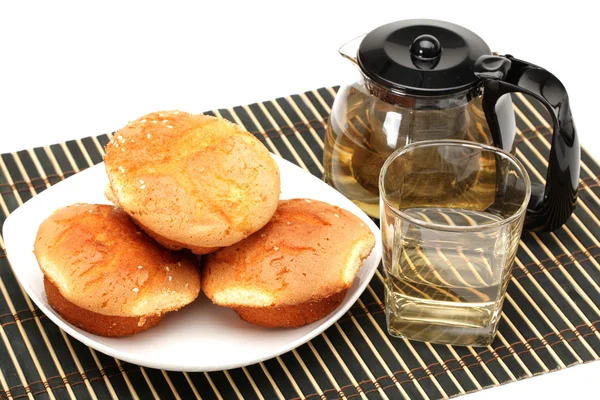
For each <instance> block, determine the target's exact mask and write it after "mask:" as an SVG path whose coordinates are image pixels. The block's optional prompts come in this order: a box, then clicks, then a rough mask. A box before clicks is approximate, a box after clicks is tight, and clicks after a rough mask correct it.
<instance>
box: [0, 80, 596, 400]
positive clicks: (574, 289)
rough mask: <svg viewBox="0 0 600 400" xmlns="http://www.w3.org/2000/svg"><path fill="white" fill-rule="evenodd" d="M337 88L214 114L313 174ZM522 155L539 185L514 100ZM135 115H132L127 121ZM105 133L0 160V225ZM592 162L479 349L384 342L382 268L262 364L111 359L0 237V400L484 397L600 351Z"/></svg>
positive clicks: (534, 117)
mask: <svg viewBox="0 0 600 400" xmlns="http://www.w3.org/2000/svg"><path fill="white" fill-rule="evenodd" d="M335 92H336V88H322V89H318V90H313V91H310V92H306V93H302V94H299V95H292V96H288V97H285V98H279V99H276V100H272V101H266V102H262V103H257V104H251V105H248V106H240V107H234V108H232V109H227V110H216V111H213V112H212V113H210V114H214V115H221V116H223V117H225V118H228V119H230V120H232V121H234V122H237V123H240V124H242V125H244V126H245V127H246V128H247V129H248V130H249V131H250V132H253V133H254V134H255V135H256V136H257V137H258V138H259V139H260V140H261V141H263V143H264V144H265V145H266V146H267V147H268V148H269V150H271V151H272V152H274V153H277V154H280V155H281V156H283V157H285V158H286V159H288V160H290V161H292V162H294V163H295V164H297V165H299V166H301V167H302V168H305V169H307V170H308V171H310V172H311V173H313V174H315V175H317V176H319V177H320V176H321V174H322V172H323V166H322V164H321V162H322V161H321V160H322V158H323V140H324V134H325V125H326V121H327V117H328V115H329V112H330V110H331V105H332V103H333V98H334V96H335ZM515 111H516V116H517V125H518V129H519V133H520V137H519V139H518V151H517V154H518V156H519V158H520V159H521V160H522V161H523V163H524V164H525V166H526V167H527V168H528V170H529V173H530V175H531V177H532V180H537V181H543V180H544V179H543V178H544V177H545V171H546V165H547V163H546V156H547V154H548V151H549V148H550V142H549V141H550V130H549V124H548V122H547V120H546V119H545V118H544V117H543V110H542V109H541V108H540V107H539V106H538V105H536V104H532V103H530V102H529V101H528V100H527V99H526V98H524V97H522V96H517V97H516V98H515ZM133 117H135V116H133ZM109 138H110V135H106V134H105V135H100V136H97V137H86V138H84V139H80V140H75V141H69V142H66V143H60V144H55V145H52V146H47V147H44V148H36V149H29V150H23V151H19V152H16V153H11V154H2V155H1V156H0V194H1V197H0V226H1V224H3V222H4V220H5V219H6V217H7V216H8V215H9V213H10V212H12V211H13V210H14V209H16V208H17V207H18V206H19V205H20V204H22V203H23V202H25V201H27V200H29V199H30V198H31V197H33V196H35V195H36V194H37V193H39V192H41V191H43V190H45V189H46V188H47V187H49V186H51V185H53V184H55V183H57V182H59V181H60V180H62V179H65V178H67V177H69V176H70V175H73V174H75V173H77V172H78V171H81V170H83V169H85V168H88V167H89V166H91V165H93V164H96V163H99V162H101V161H102V154H103V146H105V145H106V143H107V142H108V140H109ZM599 175H600V166H599V165H598V164H597V163H596V162H594V161H593V160H592V158H591V157H590V156H589V154H588V153H587V152H585V151H583V152H582V168H581V181H580V190H579V203H578V206H577V210H576V212H575V215H574V216H573V217H572V218H571V219H570V220H569V222H568V223H567V224H566V225H565V226H564V227H562V228H561V229H559V230H557V231H555V232H553V233H543V234H542V233H540V234H537V233H529V232H527V233H524V235H523V238H522V241H521V243H520V246H519V251H518V259H517V260H516V262H515V265H514V268H513V276H512V278H511V281H510V285H509V287H508V295H507V299H506V301H505V303H504V308H503V314H502V319H501V321H500V329H499V333H498V336H497V338H496V340H495V341H494V343H493V345H492V346H488V347H487V348H470V347H452V346H441V345H432V344H428V343H419V342H411V341H406V340H400V339H394V338H391V337H389V336H388V335H387V334H386V330H385V316H384V313H383V308H382V300H383V282H382V274H381V270H380V271H378V272H377V273H376V275H375V277H374V278H373V280H372V281H371V283H370V285H369V287H368V288H367V290H366V291H365V293H364V294H363V295H362V296H361V297H360V299H359V300H358V301H357V303H356V304H355V305H354V306H353V307H352V308H351V309H350V311H349V312H348V313H347V314H346V315H345V316H343V317H342V318H341V319H340V320H339V321H338V322H337V323H336V324H335V325H334V326H332V327H331V328H329V329H328V330H327V331H326V332H325V333H323V334H322V335H320V336H318V337H316V338H315V339H313V340H312V341H310V342H309V343H307V344H305V345H303V346H300V347H299V348H297V349H296V350H293V351H291V352H288V353H286V354H283V355H281V356H280V357H277V358H274V359H271V360H268V361H265V362H263V363H260V364H256V365H250V366H247V367H245V368H238V369H233V370H229V371H218V372H210V373H181V372H167V371H160V370H153V369H148V368H142V367H139V366H137V365H133V364H129V363H126V362H122V361H120V360H117V359H115V358H112V357H109V356H106V355H104V354H102V353H99V352H96V351H94V350H93V349H91V348H88V347H86V346H84V345H83V344H81V343H80V342H78V341H76V340H74V339H72V338H71V337H69V336H67V335H66V334H65V333H64V332H62V331H61V330H60V329H58V328H57V326H56V325H54V324H53V323H52V322H50V321H49V320H48V318H46V317H45V316H44V315H43V313H42V312H41V311H40V310H39V309H37V308H36V307H35V306H34V305H33V303H32V302H31V300H30V299H29V298H28V297H27V295H26V294H25V292H24V291H23V289H22V288H21V287H20V285H19V283H18V282H17V281H16V279H15V277H14V275H13V273H12V271H11V268H10V265H9V263H8V260H7V258H6V255H5V252H4V242H3V240H2V239H1V238H0V246H2V250H1V252H0V386H1V388H2V390H0V399H3V398H6V399H20V398H25V397H29V398H33V397H36V398H38V397H39V398H42V399H46V398H48V399H53V398H67V397H77V398H119V399H124V398H150V397H155V398H157V397H159V398H183V399H188V398H193V397H198V396H201V397H202V398H225V399H230V398H235V397H243V398H248V399H253V398H267V399H269V398H275V397H284V398H310V399H317V398H321V399H338V398H358V397H361V398H390V399H398V398H411V399H420V398H425V399H427V398H429V399H439V398H443V397H451V396H456V395H460V394H463V393H468V392H472V391H477V390H481V389H482V388H485V387H489V386H496V385H500V384H505V383H509V382H513V381H516V380H519V379H524V378H528V377H532V376H534V375H537V374H543V373H546V372H549V371H553V370H557V369H562V368H566V367H568V366H571V365H575V364H580V363H583V362H588V361H593V360H598V359H599V355H600V334H599V333H598V331H597V328H598V327H599V326H600V286H599V285H600V265H599V264H598V260H599V258H600V243H599V242H598V238H600V221H599V220H598V217H597V215H600V187H599V186H600V180H599V179H598V176H599Z"/></svg>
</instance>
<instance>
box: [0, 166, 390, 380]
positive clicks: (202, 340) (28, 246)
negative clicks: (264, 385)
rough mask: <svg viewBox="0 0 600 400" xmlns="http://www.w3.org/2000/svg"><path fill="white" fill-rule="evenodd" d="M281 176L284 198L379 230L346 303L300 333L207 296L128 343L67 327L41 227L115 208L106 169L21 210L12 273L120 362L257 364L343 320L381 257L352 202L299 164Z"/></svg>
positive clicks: (199, 366) (11, 224)
mask: <svg viewBox="0 0 600 400" xmlns="http://www.w3.org/2000/svg"><path fill="white" fill-rule="evenodd" d="M273 157H274V159H275V161H276V162H277V164H278V165H279V169H280V172H281V182H282V184H281V198H282V199H289V198H296V197H305V198H311V199H317V200H322V201H325V202H327V203H330V204H334V205H337V206H339V207H342V208H345V209H346V210H349V211H351V212H352V213H354V214H356V215H357V216H358V217H360V218H361V219H362V220H363V221H364V222H365V223H366V224H367V226H368V227H369V228H370V229H371V230H372V231H373V234H374V235H375V237H376V239H377V244H376V246H375V249H374V250H373V252H372V253H371V255H370V256H369V257H368V258H367V259H366V260H365V262H364V264H363V266H362V268H361V269H360V271H359V272H358V276H357V278H356V280H355V282H354V285H353V286H352V288H350V290H349V291H348V293H347V295H346V298H345V299H344V301H343V302H342V304H340V306H339V307H338V308H336V309H335V311H334V312H333V313H331V314H330V315H329V316H327V317H325V318H323V319H321V320H320V321H317V322H314V323H312V324H310V325H307V326H304V327H302V328H296V329H266V328H261V327H258V326H254V325H251V324H249V323H247V322H244V321H242V320H241V319H240V318H239V317H238V316H237V314H236V313H235V312H234V311H233V310H230V309H228V308H225V307H219V306H216V305H213V304H212V303H211V301H210V300H208V299H207V298H206V297H205V296H204V295H202V294H201V295H200V297H199V298H198V300H196V301H195V302H194V303H193V304H191V305H189V306H187V307H185V308H183V309H182V310H180V311H178V312H175V313H171V314H168V315H167V316H166V317H165V318H164V319H163V321H162V322H161V323H160V324H159V325H158V326H157V327H155V328H152V329H149V330H147V331H145V332H142V333H140V334H137V335H134V336H130V337H125V338H105V337H101V336H97V335H92V334H90V333H87V332H85V331H82V330H81V329H79V328H76V327H75V326H73V325H71V324H69V323H67V322H65V321H64V320H63V319H62V318H61V317H60V316H59V315H58V314H57V313H56V312H55V311H54V310H53V309H52V308H50V306H49V305H48V302H47V300H46V294H45V292H44V286H43V282H42V277H43V276H42V272H41V270H40V268H39V266H38V264H37V261H36V259H35V256H34V255H33V242H34V239H35V236H36V233H37V229H38V226H39V225H40V224H41V223H42V221H43V220H44V219H46V218H47V217H48V216H49V215H50V214H51V213H52V212H53V211H54V210H56V209H57V208H59V207H64V206H67V205H69V204H73V203H81V202H85V203H104V204H110V203H108V201H107V200H106V198H105V197H104V187H105V185H106V184H107V183H108V178H107V176H106V173H105V170H104V164H99V165H96V166H94V167H92V168H90V169H87V170H85V171H83V172H80V173H78V174H76V175H74V176H72V177H70V178H68V179H66V180H65V181H63V182H60V183H58V184H56V185H54V186H52V187H50V188H48V189H47V190H45V191H44V192H43V193H41V194H39V195H37V196H35V197H34V198H32V199H31V200H29V201H28V202H27V203H25V204H24V205H23V206H21V207H19V208H18V209H17V210H15V211H14V212H13V213H12V214H11V215H10V216H9V217H8V219H7V220H6V222H5V223H4V230H3V233H4V241H5V244H6V251H7V254H8V258H9V260H10V263H11V265H12V268H13V271H14V273H15V275H16V276H17V278H18V279H19V281H20V282H21V285H23V288H24V289H25V291H26V292H27V294H29V296H30V297H31V299H32V300H33V301H34V302H35V304H37V306H38V307H39V308H40V309H41V310H42V311H43V312H44V313H45V314H46V315H47V316H48V318H50V319H51V320H52V321H53V322H54V323H56V324H57V325H58V326H59V327H61V328H62V329H63V330H64V331H65V332H67V333H68V334H69V335H71V336H73V337H74V338H75V339H77V340H79V341H81V342H83V343H85V344H86V345H88V346H90V347H92V348H94V349H96V350H98V351H101V352H103V353H106V354H108V355H111V356H113V357H117V358H119V359H121V360H124V361H128V362H131V363H135V364H139V365H142V366H146V367H151V368H160V369H166V370H173V371H214V370H222V369H229V368H236V367H241V366H244V365H249V364H254V363H257V362H260V361H263V360H266V359H269V358H272V357H275V356H277V355H279V354H282V353H285V352H287V351H290V350H292V349H294V348H296V347H298V346H300V345H302V344H304V343H306V342H307V341H309V340H310V339H312V338H313V337H315V336H317V335H318V334H320V333H321V332H323V331H324V330H325V329H327V328H328V327H329V326H331V325H332V324H333V323H334V322H335V321H337V320H338V319H339V318H340V317H341V316H342V315H343V314H344V313H345V312H346V311H347V310H348V309H349V308H350V307H351V306H352V304H354V302H355V301H356V299H357V298H358V297H359V296H360V294H361V293H362V292H363V291H364V290H365V288H366V286H367V284H368V283H369V281H370V280H371V278H372V276H373V274H374V273H375V270H376V269H377V265H378V264H379V261H380V260H381V235H380V232H379V229H378V228H377V226H376V225H375V224H374V223H373V221H371V219H370V218H369V217H368V216H367V215H366V214H365V213H363V212H362V211H361V210H360V209H359V208H358V207H357V206H356V205H354V204H353V203H352V202H351V201H350V200H348V199H347V198H345V197H344V196H343V195H341V194H340V193H339V192H337V191H336V190H334V189H333V188H331V187H330V186H329V185H327V184H325V183H324V182H322V181H321V180H319V179H317V178H316V177H314V176H313V175H311V174H309V173H308V172H306V171H304V170H302V169H300V168H298V167H297V166H295V165H294V164H292V163H290V162H288V161H286V160H284V159H282V158H280V157H277V156H273Z"/></svg>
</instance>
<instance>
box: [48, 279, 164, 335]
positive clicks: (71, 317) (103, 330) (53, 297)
mask: <svg viewBox="0 0 600 400" xmlns="http://www.w3.org/2000/svg"><path fill="white" fill-rule="evenodd" d="M44 288H45V289H46V298H47V299H48V304H50V306H51V307H52V308H53V309H55V310H56V311H57V312H58V313H59V314H60V316H61V317H63V318H64V319H65V320H66V321H67V322H69V323H70V324H73V325H75V326H76V327H78V328H81V329H83V330H84V331H86V332H90V333H93V334H94V335H100V336H107V337H122V336H129V335H134V334H136V333H139V332H142V331H145V330H146V329H150V328H152V327H154V326H156V325H158V323H159V322H160V321H161V320H162V319H163V315H149V316H147V317H117V316H112V315H103V314H98V313H95V312H93V311H88V310H86V309H83V308H81V307H78V306H76V305H75V304H73V303H71V302H70V301H69V300H67V299H65V298H64V296H63V295H62V294H61V293H60V291H59V290H58V288H57V287H56V286H55V285H54V284H53V283H52V282H50V281H49V280H48V278H46V277H44Z"/></svg>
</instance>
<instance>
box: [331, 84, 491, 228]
mask: <svg viewBox="0 0 600 400" xmlns="http://www.w3.org/2000/svg"><path fill="white" fill-rule="evenodd" d="M366 79H367V78H364V79H363V81H359V82H356V83H354V84H352V85H350V86H347V87H345V88H342V89H340V91H339V93H338V95H337V97H336V101H335V103H334V109H333V110H332V115H331V117H330V120H329V124H328V126H327V133H326V143H325V156H324V159H325V174H324V179H325V181H326V182H328V183H329V184H330V185H332V186H333V187H335V188H336V189H337V190H338V191H340V192H342V193H343V194H344V195H346V196H347V197H349V198H350V199H352V200H353V201H354V202H355V203H356V204H357V205H358V206H359V207H361V208H362V209H363V210H364V211H365V212H367V213H368V214H369V215H371V216H373V217H378V216H379V189H378V179H379V172H380V170H381V167H382V166H383V163H384V162H385V160H386V159H387V157H389V155H390V154H391V153H392V152H393V151H394V150H396V149H398V148H401V147H404V146H406V145H407V144H409V143H412V142H416V141H422V140H439V139H462V140H470V141H476V142H480V143H484V144H491V143H492V140H491V136H490V133H489V130H488V129H487V124H486V123H485V117H484V115H483V113H482V111H481V99H478V98H471V95H470V94H467V93H461V94H458V95H455V96H445V97H442V98H435V99H434V98H423V97H422V98H416V97H404V96H397V95H396V96H393V95H389V94H387V95H386V96H385V99H382V98H380V97H378V96H377V95H375V94H374V93H378V92H377V90H376V89H373V86H374V84H373V83H372V82H366V81H365V80H366ZM435 161H436V155H435V154H432V156H431V158H426V159H422V160H415V163H413V164H407V165H403V168H404V171H405V173H404V174H403V176H405V177H406V176H412V177H414V178H415V184H414V185H411V186H412V187H413V190H414V195H415V196H428V197H431V198H432V199H435V197H436V193H437V192H439V193H442V192H444V191H443V190H441V188H442V187H446V186H447V185H451V184H453V183H452V182H448V181H445V180H444V179H443V177H440V179H438V180H436V181H435V182H437V184H439V185H440V187H439V190H438V189H436V187H430V186H423V185H419V183H418V182H419V181H420V179H419V178H418V177H419V176H422V174H423V173H425V171H427V164H428V163H433V162H435ZM490 168H491V169H493V168H494V166H493V165H491V167H490ZM407 169H408V170H411V171H414V173H412V174H411V173H409V174H406V170H407ZM421 181H422V180H421ZM427 181H428V182H431V180H427ZM477 182H479V181H478V178H477V177H474V180H473V185H472V188H465V189H464V190H476V191H477V195H474V196H468V197H467V196H465V197H464V199H465V202H468V203H469V204H465V207H466V208H473V209H479V207H483V208H485V206H486V205H487V204H490V203H491V202H493V198H494V193H493V190H492V191H486V190H485V188H484V187H483V186H482V185H481V184H476V183H477ZM479 183H481V182H479ZM475 188H477V189H475ZM467 199H468V200H467ZM415 200H418V201H419V202H420V204H423V201H422V197H421V198H419V199H415ZM432 201H433V200H432ZM435 202H436V203H437V202H438V200H435ZM473 202H475V203H473Z"/></svg>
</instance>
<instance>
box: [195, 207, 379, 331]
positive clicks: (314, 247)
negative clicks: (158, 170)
mask: <svg viewBox="0 0 600 400" xmlns="http://www.w3.org/2000/svg"><path fill="white" fill-rule="evenodd" d="M374 245H375V238H374V236H373V234H372V233H371V230H370V229H369V228H368V227H367V226H366V225H365V224H364V223H363V222H362V221H361V220H360V219H359V218H358V217H356V216H355V215H354V214H352V213H350V212H348V211H346V210H343V209H341V208H339V207H335V206H332V205H330V204H327V203H323V202H320V201H316V200H308V199H294V200H285V201H281V202H280V205H279V207H278V209H277V211H276V213H275V215H274V216H273V218H272V219H271V221H270V222H269V223H268V224H267V225H266V226H265V227H264V228H263V229H261V230H260V231H258V232H256V233H255V234H254V235H252V236H250V237H249V238H247V239H245V240H243V241H241V242H239V243H236V244H235V245H233V246H230V247H227V248H224V249H221V250H218V251H217V252H215V253H213V254H210V255H209V256H208V257H207V259H206V262H205V264H204V267H203V269H202V289H203V291H204V292H205V294H206V295H207V296H208V297H209V298H210V299H211V300H212V301H213V302H214V303H215V304H218V305H222V306H227V307H231V308H233V309H234V310H236V311H237V312H238V314H239V315H240V316H241V317H242V318H244V319H245V320H247V321H249V322H252V323H255V324H258V325H263V326H269V327H292V326H302V325H305V324H308V323H310V322H313V321H316V320H318V319H320V318H322V317H324V316H325V315H327V314H328V313H330V312H331V311H332V310H333V309H334V308H335V307H337V305H338V304H339V303H340V302H341V301H342V300H343V298H344V294H345V292H346V290H347V289H348V288H350V286H352V282H353V281H354V278H355V276H356V273H357V272H358V269H359V268H360V266H361V265H362V260H363V259H364V258H366V257H367V256H368V255H369V254H370V252H371V250H372V248H373V246H374Z"/></svg>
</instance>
